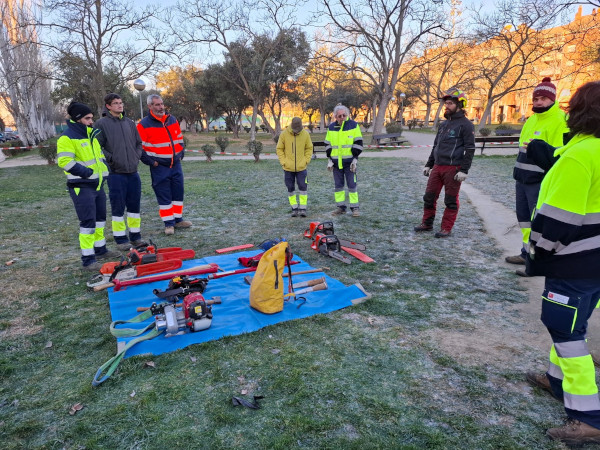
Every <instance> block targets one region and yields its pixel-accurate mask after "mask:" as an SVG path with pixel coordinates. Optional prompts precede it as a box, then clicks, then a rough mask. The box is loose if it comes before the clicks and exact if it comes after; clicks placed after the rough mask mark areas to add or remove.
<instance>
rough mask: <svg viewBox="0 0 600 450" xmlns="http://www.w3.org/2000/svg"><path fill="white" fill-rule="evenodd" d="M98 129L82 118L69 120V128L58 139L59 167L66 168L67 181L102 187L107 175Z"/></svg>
mask: <svg viewBox="0 0 600 450" xmlns="http://www.w3.org/2000/svg"><path fill="white" fill-rule="evenodd" d="M98 133H99V131H98V130H95V129H93V128H90V127H87V126H85V125H84V124H82V123H80V122H73V121H72V120H68V121H67V129H66V130H65V131H64V132H63V134H62V136H61V137H59V138H58V141H57V142H56V154H57V163H58V167H60V168H61V169H63V170H64V171H65V175H67V185H69V186H71V187H86V186H87V187H93V188H95V189H100V187H101V185H102V181H103V178H104V177H106V176H108V167H107V166H106V162H105V160H104V155H103V154H102V149H101V148H100V144H99V143H98V140H97V135H98Z"/></svg>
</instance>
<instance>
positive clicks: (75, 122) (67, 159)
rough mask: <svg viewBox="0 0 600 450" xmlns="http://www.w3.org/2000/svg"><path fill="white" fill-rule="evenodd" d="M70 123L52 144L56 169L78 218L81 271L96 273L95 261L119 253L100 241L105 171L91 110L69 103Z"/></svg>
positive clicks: (97, 267) (103, 210)
mask: <svg viewBox="0 0 600 450" xmlns="http://www.w3.org/2000/svg"><path fill="white" fill-rule="evenodd" d="M67 113H68V114H69V116H70V117H71V120H67V127H68V128H67V129H66V130H65V131H64V133H63V134H62V136H60V137H59V138H58V141H57V143H56V152H57V157H58V161H57V162H58V167H60V168H61V169H63V170H64V171H65V175H66V176H67V187H68V189H69V195H70V196H71V199H72V200H73V205H74V206H75V212H76V213H77V217H78V218H79V247H80V248H81V263H82V265H83V267H84V269H85V270H89V271H91V272H99V271H100V268H101V267H102V265H101V264H100V263H99V262H97V261H96V259H117V258H118V257H120V256H121V254H120V253H117V252H113V251H109V250H108V249H107V248H106V239H105V238H104V225H105V224H106V194H105V193H104V180H106V177H107V176H108V168H107V167H106V162H105V160H104V155H103V154H102V150H101V148H100V144H99V143H98V140H97V135H98V133H99V131H98V130H94V129H93V128H92V123H93V121H94V120H93V114H92V110H91V109H90V108H89V107H88V106H87V105H84V104H83V103H78V102H71V104H70V105H69V106H68V107H67Z"/></svg>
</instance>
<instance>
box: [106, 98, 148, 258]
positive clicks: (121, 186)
mask: <svg viewBox="0 0 600 450" xmlns="http://www.w3.org/2000/svg"><path fill="white" fill-rule="evenodd" d="M104 104H105V107H104V111H103V113H102V116H103V117H102V119H100V120H98V122H96V128H97V129H98V130H100V131H101V132H100V133H99V135H98V142H99V143H100V145H101V146H102V150H103V152H104V157H105V158H106V163H107V165H108V168H109V176H108V190H109V199H110V207H111V213H112V231H113V237H114V238H115V242H116V243H117V248H119V250H129V248H130V247H132V246H134V247H135V246H137V245H141V244H144V241H142V235H141V231H140V228H141V222H142V220H141V217H140V202H141V197H142V182H141V180H140V175H139V174H138V171H137V166H138V163H139V162H140V158H141V156H142V139H141V138H140V135H139V133H138V131H137V128H136V126H135V123H134V122H133V120H131V119H129V118H128V117H125V116H124V114H123V100H122V99H121V97H120V96H119V95H118V94H107V95H106V96H105V97H104ZM125 209H127V227H129V238H128V237H127V227H126V226H125V217H124V216H125Z"/></svg>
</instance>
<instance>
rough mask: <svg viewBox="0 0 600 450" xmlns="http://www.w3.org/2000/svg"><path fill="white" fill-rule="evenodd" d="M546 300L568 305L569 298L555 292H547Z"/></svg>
mask: <svg viewBox="0 0 600 450" xmlns="http://www.w3.org/2000/svg"><path fill="white" fill-rule="evenodd" d="M548 300H552V301H554V302H558V303H562V304H563V305H568V304H569V297H567V296H566V295H561V294H557V293H556V292H550V291H548Z"/></svg>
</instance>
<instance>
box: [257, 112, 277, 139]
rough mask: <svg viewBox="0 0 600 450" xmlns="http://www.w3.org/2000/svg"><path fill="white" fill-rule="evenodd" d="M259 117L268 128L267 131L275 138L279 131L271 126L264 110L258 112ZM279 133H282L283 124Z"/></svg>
mask: <svg viewBox="0 0 600 450" xmlns="http://www.w3.org/2000/svg"><path fill="white" fill-rule="evenodd" d="M258 115H259V116H260V118H261V119H262V121H263V125H264V126H265V127H266V128H267V130H268V131H269V133H271V134H272V135H273V136H275V135H276V134H277V129H276V128H273V127H272V126H271V124H270V123H269V121H268V120H267V118H266V117H265V112H264V111H263V110H262V109H260V110H259V111H258ZM275 126H277V121H275ZM279 132H280V133H281V124H279Z"/></svg>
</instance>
